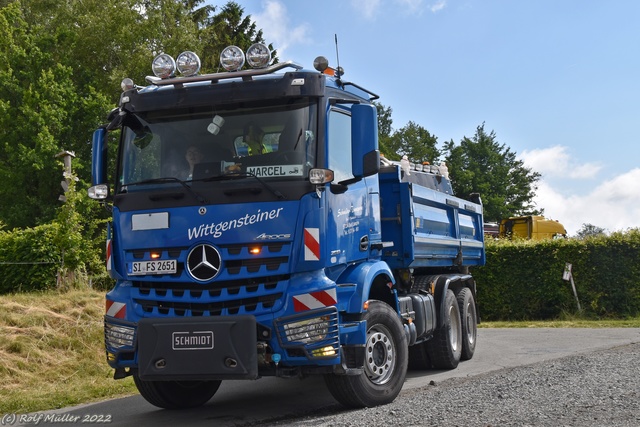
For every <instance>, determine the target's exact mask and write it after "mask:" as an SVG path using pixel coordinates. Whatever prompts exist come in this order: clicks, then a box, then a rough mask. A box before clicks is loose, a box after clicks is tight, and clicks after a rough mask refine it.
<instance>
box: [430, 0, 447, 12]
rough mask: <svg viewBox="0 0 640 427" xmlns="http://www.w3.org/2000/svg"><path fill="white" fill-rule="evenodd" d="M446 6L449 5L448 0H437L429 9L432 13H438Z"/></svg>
mask: <svg viewBox="0 0 640 427" xmlns="http://www.w3.org/2000/svg"><path fill="white" fill-rule="evenodd" d="M446 6H447V0H437V1H436V2H435V3H433V4H431V5H430V6H429V10H430V11H431V12H432V13H438V12H440V11H441V10H442V9H444V8H445V7H446Z"/></svg>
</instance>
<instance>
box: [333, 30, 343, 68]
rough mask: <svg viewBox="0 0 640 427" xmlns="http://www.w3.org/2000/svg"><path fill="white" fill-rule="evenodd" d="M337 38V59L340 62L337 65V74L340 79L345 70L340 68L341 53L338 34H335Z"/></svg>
mask: <svg viewBox="0 0 640 427" xmlns="http://www.w3.org/2000/svg"><path fill="white" fill-rule="evenodd" d="M333 36H334V38H335V40H336V61H337V62H338V66H337V67H336V74H337V75H338V79H339V78H340V77H342V74H343V71H342V68H340V55H339V53H338V34H334V35H333Z"/></svg>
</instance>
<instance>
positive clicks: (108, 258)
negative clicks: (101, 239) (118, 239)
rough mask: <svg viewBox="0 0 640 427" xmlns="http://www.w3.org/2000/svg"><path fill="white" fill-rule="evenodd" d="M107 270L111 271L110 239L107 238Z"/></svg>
mask: <svg viewBox="0 0 640 427" xmlns="http://www.w3.org/2000/svg"><path fill="white" fill-rule="evenodd" d="M107 271H111V239H108V240H107Z"/></svg>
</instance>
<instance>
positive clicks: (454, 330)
mask: <svg viewBox="0 0 640 427" xmlns="http://www.w3.org/2000/svg"><path fill="white" fill-rule="evenodd" d="M444 298H445V304H444V313H442V317H443V320H444V323H443V324H442V325H440V326H439V327H438V329H437V330H436V332H435V333H434V334H433V339H432V340H431V341H429V342H428V343H427V349H428V352H429V359H431V363H432V365H433V367H434V368H436V369H455V368H457V367H458V363H460V357H461V355H462V325H461V321H460V307H459V306H458V301H457V300H456V296H455V294H454V293H453V291H452V290H451V289H447V293H446V294H445V297H444Z"/></svg>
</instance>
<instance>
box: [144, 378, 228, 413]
mask: <svg viewBox="0 0 640 427" xmlns="http://www.w3.org/2000/svg"><path fill="white" fill-rule="evenodd" d="M133 382H134V383H135V384H136V387H137V388H138V391H139V392H140V394H141V395H142V397H144V398H145V400H146V401H147V402H149V403H151V404H152V405H154V406H157V407H159V408H164V409H187V408H195V407H198V406H202V405H204V404H205V403H207V402H208V401H209V399H211V398H212V397H213V395H214V394H216V391H218V388H219V387H220V383H222V381H145V380H141V379H140V378H139V377H138V375H137V374H136V375H134V376H133Z"/></svg>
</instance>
